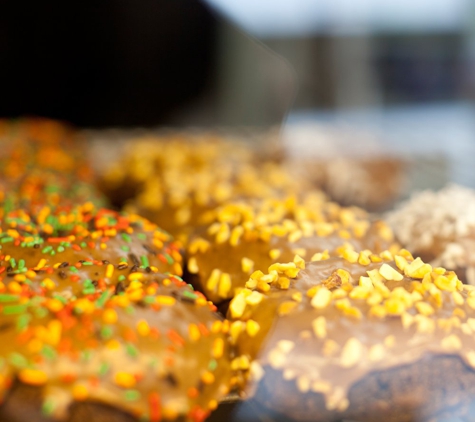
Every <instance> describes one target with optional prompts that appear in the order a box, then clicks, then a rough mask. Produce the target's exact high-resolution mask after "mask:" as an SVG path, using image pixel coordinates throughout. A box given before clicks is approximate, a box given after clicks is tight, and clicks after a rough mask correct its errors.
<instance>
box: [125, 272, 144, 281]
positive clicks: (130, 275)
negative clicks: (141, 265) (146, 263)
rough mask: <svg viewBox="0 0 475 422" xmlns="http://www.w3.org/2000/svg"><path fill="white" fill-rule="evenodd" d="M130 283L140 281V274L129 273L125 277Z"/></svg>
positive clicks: (141, 275)
mask: <svg viewBox="0 0 475 422" xmlns="http://www.w3.org/2000/svg"><path fill="white" fill-rule="evenodd" d="M127 278H128V279H129V280H130V281H132V280H142V279H143V278H144V275H143V274H142V273H131V274H129V276H128V277H127Z"/></svg>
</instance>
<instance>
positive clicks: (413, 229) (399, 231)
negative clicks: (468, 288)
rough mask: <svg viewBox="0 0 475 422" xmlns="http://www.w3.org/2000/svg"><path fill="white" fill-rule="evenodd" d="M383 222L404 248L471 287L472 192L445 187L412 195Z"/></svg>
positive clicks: (474, 269)
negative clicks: (449, 270)
mask: <svg viewBox="0 0 475 422" xmlns="http://www.w3.org/2000/svg"><path fill="white" fill-rule="evenodd" d="M386 219H387V222H388V224H389V225H390V226H391V227H392V228H393V230H394V234H395V236H396V237H397V238H398V240H399V241H400V242H401V244H402V245H403V246H404V247H405V248H407V249H409V250H410V251H411V252H413V253H414V254H417V255H419V256H421V258H423V259H424V260H425V261H428V262H430V263H431V264H432V265H435V266H438V265H440V266H443V267H445V268H449V269H452V270H455V271H456V272H457V275H458V276H459V278H460V279H461V280H462V281H464V282H468V283H470V284H475V254H474V253H473V250H474V248H475V191H473V190H472V189H469V188H466V187H463V186H458V185H449V186H447V187H445V188H443V189H441V190H440V191H438V192H436V191H430V190H427V191H423V192H420V193H416V194H414V195H413V196H412V197H411V198H410V199H408V200H407V201H405V202H403V203H402V204H401V205H400V206H399V207H397V208H396V209H395V210H394V211H391V212H389V213H388V214H387V216H386Z"/></svg>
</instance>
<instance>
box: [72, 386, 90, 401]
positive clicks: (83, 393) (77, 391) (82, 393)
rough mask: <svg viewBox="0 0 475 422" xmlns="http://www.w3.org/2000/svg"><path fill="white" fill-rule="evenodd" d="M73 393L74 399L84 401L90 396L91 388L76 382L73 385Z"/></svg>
mask: <svg viewBox="0 0 475 422" xmlns="http://www.w3.org/2000/svg"><path fill="white" fill-rule="evenodd" d="M72 394H73V397H74V400H77V401H84V400H86V399H87V398H88V396H89V390H88V388H87V387H86V386H84V385H82V384H76V385H75V386H74V387H73V391H72Z"/></svg>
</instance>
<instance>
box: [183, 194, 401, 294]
mask: <svg viewBox="0 0 475 422" xmlns="http://www.w3.org/2000/svg"><path fill="white" fill-rule="evenodd" d="M211 214H212V219H211V222H210V223H209V224H208V226H206V227H205V228H203V229H200V230H197V231H196V233H195V234H194V235H192V236H191V237H190V241H189V243H188V247H187V250H186V254H187V271H188V273H189V274H191V280H192V283H193V284H194V285H195V286H196V288H197V289H199V290H201V291H203V292H204V293H205V294H206V296H207V297H209V298H210V299H211V300H213V301H214V302H215V303H220V302H223V301H224V300H226V299H229V298H231V297H233V296H234V293H235V291H236V289H239V288H242V287H243V286H244V284H245V282H246V281H247V280H248V279H249V276H250V274H252V273H253V272H254V271H255V270H263V271H265V270H266V269H267V268H268V267H269V265H271V264H273V263H276V262H286V261H289V260H292V259H293V257H294V256H295V255H299V256H300V257H301V258H303V259H305V260H307V261H311V260H313V259H319V258H321V257H322V256H323V257H329V256H339V255H341V253H343V250H344V249H345V250H346V249H347V248H348V246H350V247H351V248H353V250H355V251H361V250H365V249H371V250H373V251H375V252H381V251H383V250H385V249H388V248H390V247H391V246H392V245H393V244H394V242H393V235H392V231H391V230H390V229H389V227H388V226H387V225H386V224H385V223H384V222H382V221H370V220H369V218H368V215H367V214H366V213H365V212H364V211H363V210H361V209H358V208H342V207H340V206H338V205H337V204H335V203H331V202H327V201H326V200H325V198H324V197H323V196H321V195H313V196H309V197H307V198H306V200H296V199H295V198H294V199H292V198H290V199H288V200H279V199H273V200H270V199H269V200H263V201H259V202H255V203H250V202H235V203H230V204H228V205H225V206H222V207H220V208H218V209H216V210H215V211H214V212H213V213H211ZM394 245H395V244H394ZM397 249H398V248H397ZM355 253H356V252H355Z"/></svg>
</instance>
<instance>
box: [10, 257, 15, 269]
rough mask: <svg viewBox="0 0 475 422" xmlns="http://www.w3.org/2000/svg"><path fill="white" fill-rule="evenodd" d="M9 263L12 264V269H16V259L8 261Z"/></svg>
mask: <svg viewBox="0 0 475 422" xmlns="http://www.w3.org/2000/svg"><path fill="white" fill-rule="evenodd" d="M8 263H9V264H10V266H11V267H12V268H15V267H16V261H15V258H12V259H10V261H8Z"/></svg>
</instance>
